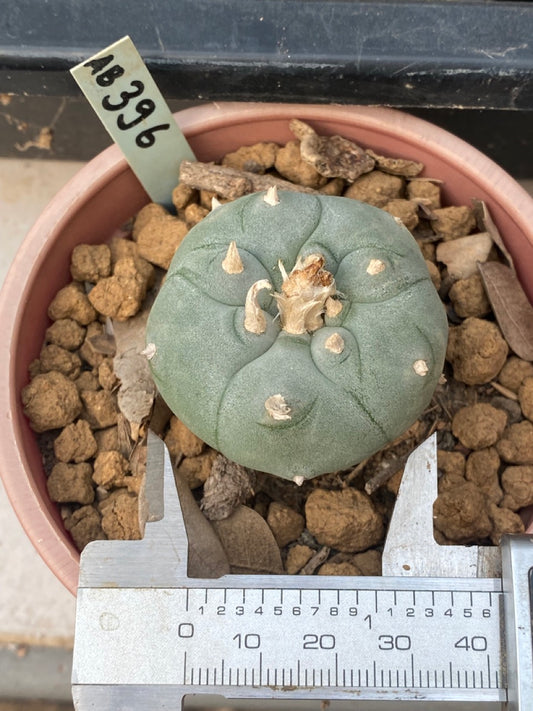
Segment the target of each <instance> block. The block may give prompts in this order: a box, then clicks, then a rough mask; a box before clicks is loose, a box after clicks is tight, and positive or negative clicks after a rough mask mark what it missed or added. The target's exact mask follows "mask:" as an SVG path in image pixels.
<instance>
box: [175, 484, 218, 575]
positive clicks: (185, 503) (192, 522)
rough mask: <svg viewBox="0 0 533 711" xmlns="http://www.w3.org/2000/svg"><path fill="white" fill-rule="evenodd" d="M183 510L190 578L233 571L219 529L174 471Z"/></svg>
mask: <svg viewBox="0 0 533 711" xmlns="http://www.w3.org/2000/svg"><path fill="white" fill-rule="evenodd" d="M174 478H175V480H176V487H177V489H178V494H179V497H180V505H181V512H182V515H183V521H184V523H185V530H186V531H187V538H188V539H189V558H188V565H187V574H188V576H189V577H190V578H220V577H221V576H222V575H227V574H228V573H229V572H230V566H229V562H228V556H227V555H226V552H225V550H224V547H223V546H222V543H221V541H220V539H219V537H218V536H217V533H216V531H215V530H214V528H213V526H212V525H211V524H210V523H209V521H208V520H207V519H206V518H205V516H204V515H203V514H202V512H201V511H200V509H199V507H198V504H197V503H196V501H195V499H194V496H193V495H192V493H191V490H190V489H189V487H188V485H187V483H186V482H185V480H184V479H183V477H181V476H180V475H179V474H177V472H176V471H174Z"/></svg>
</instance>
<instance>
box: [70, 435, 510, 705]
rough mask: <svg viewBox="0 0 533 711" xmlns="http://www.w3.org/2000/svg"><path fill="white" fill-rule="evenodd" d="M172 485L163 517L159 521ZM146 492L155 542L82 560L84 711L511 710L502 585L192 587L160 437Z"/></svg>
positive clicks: (423, 463) (249, 583)
mask: <svg viewBox="0 0 533 711" xmlns="http://www.w3.org/2000/svg"><path fill="white" fill-rule="evenodd" d="M433 451H434V442H430V443H429V444H426V445H423V447H422V449H421V450H417V452H416V453H415V454H414V455H413V458H412V460H410V462H409V464H408V466H412V465H413V461H414V466H415V468H416V467H422V468H423V469H424V470H425V471H427V472H429V473H433V474H435V476H436V470H435V468H434V467H432V465H431V461H432V460H431V456H430V455H431V453H432V452H433ZM420 453H422V455H421V454H420ZM161 481H163V482H164V483H163V488H164V509H165V510H164V517H163V518H162V519H161V520H159V521H153V520H151V519H153V518H155V517H156V516H157V515H159V513H160V512H157V511H156V510H155V507H154V500H155V499H156V498H157V490H158V486H159V494H160V493H161V487H160V483H159V484H158V482H161ZM145 494H146V496H145V504H144V505H143V509H144V510H145V511H146V515H147V518H148V521H147V523H146V527H145V537H144V539H143V540H141V541H129V542H117V541H115V542H95V543H92V544H90V545H89V546H88V547H87V548H86V549H85V551H84V554H83V556H82V563H81V574H80V589H79V592H78V609H77V622H76V638H75V647H74V663H73V676H72V681H73V697H74V700H75V703H76V707H77V708H78V709H79V711H85V710H86V709H89V708H98V709H100V710H105V709H109V711H111V710H113V711H118V710H119V709H130V710H134V709H144V708H148V707H150V708H151V709H163V708H171V707H172V708H175V707H176V704H177V703H178V701H179V700H180V699H183V697H184V696H185V695H187V694H201V693H208V694H213V693H218V694H222V695H224V696H226V697H229V698H237V697H245V698H265V699H268V698H283V699H286V700H289V699H290V700H291V701H292V700H296V699H309V700H312V699H328V700H331V699H334V700H337V699H338V700H341V699H344V700H347V699H348V700H352V701H353V700H356V699H357V700H366V701H375V702H376V703H377V701H378V700H379V701H383V702H384V703H385V704H387V703H390V702H392V701H394V702H404V701H414V700H419V701H420V700H425V701H427V702H429V701H432V702H433V701H437V700H445V701H446V702H449V703H455V702H459V701H462V702H476V703H481V704H490V703H500V702H502V701H504V700H505V699H506V682H505V666H504V655H503V649H502V640H501V619H500V618H501V608H502V602H503V601H502V597H503V595H502V586H501V580H500V579H499V578H475V577H464V578H453V577H452V578H444V577H411V576H400V577H399V576H394V577H379V578H371V577H365V578H349V577H320V578H317V577H313V576H249V575H247V576H236V575H228V576H224V577H221V578H218V579H216V580H212V579H205V580H199V579H192V578H188V577H187V536H186V532H185V526H184V523H183V518H182V514H181V508H180V505H179V499H178V495H177V492H176V488H175V485H174V476H173V472H172V467H171V465H170V460H169V457H168V454H167V453H166V449H165V448H164V446H163V444H162V443H161V442H160V441H159V440H157V439H156V438H152V439H151V440H150V443H149V464H148V476H147V483H146V492H145ZM427 500H428V499H426V502H427ZM430 500H431V499H430ZM426 505H427V504H426ZM424 530H425V529H424ZM418 533H419V535H421V533H420V531H418Z"/></svg>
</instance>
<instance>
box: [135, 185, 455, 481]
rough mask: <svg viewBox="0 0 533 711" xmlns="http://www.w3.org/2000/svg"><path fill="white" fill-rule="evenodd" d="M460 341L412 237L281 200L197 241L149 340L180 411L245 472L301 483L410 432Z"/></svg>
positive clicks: (245, 204)
mask: <svg viewBox="0 0 533 711" xmlns="http://www.w3.org/2000/svg"><path fill="white" fill-rule="evenodd" d="M446 342H447V321H446V316H445V313H444V309H443V306H442V304H441V301H440V299H439V297H438V295H437V293H436V291H435V288H434V286H433V284H432V282H431V279H430V277H429V273H428V270H427V268H426V264H425V262H424V258H423V257H422V254H421V253H420V250H419V248H418V246H417V244H416V242H415V240H414V239H413V237H412V236H411V234H410V233H409V232H408V230H407V229H406V228H405V227H403V225H401V224H399V223H398V222H397V221H396V220H395V219H394V218H393V217H392V216H391V215H389V214H387V213H386V212H384V211H382V210H379V209H377V208H375V207H371V206H369V205H366V204H364V203H360V202H357V201H355V200H351V199H348V198H343V197H331V196H325V195H311V194H302V193H292V192H282V193H280V194H279V196H278V195H277V194H276V193H275V191H272V190H270V191H268V192H267V193H266V194H265V193H256V194H253V195H248V196H246V197H242V198H239V199H238V200H235V201H234V202H232V203H229V204H227V205H223V206H219V207H217V208H216V209H214V210H213V211H212V213H211V214H210V215H208V216H207V217H206V218H205V219H204V220H203V221H202V222H201V223H199V224H198V225H197V226H196V227H194V228H193V229H192V230H191V231H190V233H189V234H188V235H187V237H186V238H185V240H184V241H183V242H182V244H181V245H180V247H179V249H178V251H177V252H176V255H175V256H174V259H173V261H172V264H171V265H170V269H169V271H168V275H167V278H166V281H165V283H164V285H163V286H162V288H161V291H160V293H159V294H158V296H157V299H156V301H155V303H154V306H153V308H152V311H151V313H150V317H149V321H148V327H147V343H148V344H151V345H150V347H149V351H150V352H151V353H152V354H153V356H152V357H151V360H150V363H151V367H152V372H153V375H154V379H155V382H156V384H157V386H158V388H159V390H160V392H161V394H162V396H163V398H164V399H165V400H166V402H167V404H168V405H169V406H170V408H171V409H172V410H173V411H174V413H175V414H176V415H177V416H178V417H179V418H180V419H181V420H182V421H183V422H184V423H185V424H186V425H187V426H188V427H189V428H190V429H191V430H192V431H193V432H194V433H195V434H197V435H198V436H199V437H201V438H202V439H203V440H204V441H205V442H207V443H208V444H210V445H211V446H212V447H214V448H216V449H217V450H219V451H220V452H222V453H223V454H225V455H226V456H227V457H228V458H229V459H232V460H233V461H235V462H238V463H239V464H242V465H244V466H247V467H251V468H254V469H258V470H261V471H265V472H270V473H272V474H277V475H278V476H282V477H285V478H290V479H294V480H295V481H296V482H298V483H301V482H302V481H303V479H304V478H310V477H314V476H317V475H318V474H323V473H325V472H329V471H335V470H339V469H344V468H347V467H349V466H351V465H353V464H355V463H357V462H359V461H360V460H362V459H364V458H365V457H368V456H370V455H371V454H372V453H374V452H376V451H377V450H378V449H380V448H381V447H383V446H384V445H385V444H387V443H388V442H389V441H391V440H392V439H394V438H395V437H396V436H398V435H399V434H401V433H402V432H403V431H404V430H405V429H406V428H407V427H409V425H411V424H412V423H413V422H414V421H415V420H416V418H417V417H418V416H419V415H420V414H421V412H422V411H423V410H424V408H425V407H426V406H427V405H428V403H429V401H430V399H431V396H432V394H433V391H434V389H435V386H436V384H437V381H438V379H439V376H440V374H441V369H442V366H443V362H444V354H445V350H446Z"/></svg>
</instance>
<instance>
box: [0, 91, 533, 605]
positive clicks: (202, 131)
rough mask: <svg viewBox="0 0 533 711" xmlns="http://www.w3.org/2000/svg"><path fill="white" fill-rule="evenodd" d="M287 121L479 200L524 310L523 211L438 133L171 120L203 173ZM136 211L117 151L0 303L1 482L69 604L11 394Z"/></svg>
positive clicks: (283, 130) (51, 513) (530, 208)
mask: <svg viewBox="0 0 533 711" xmlns="http://www.w3.org/2000/svg"><path fill="white" fill-rule="evenodd" d="M294 117H298V118H301V119H302V120H304V121H310V122H311V123H312V125H313V126H314V127H315V128H316V129H317V130H318V131H319V132H320V133H324V134H340V135H342V136H345V137H347V138H352V139H354V140H356V141H357V142H358V143H360V144H361V145H363V146H369V147H372V148H373V149H374V150H376V151H377V152H383V153H384V154H388V155H392V156H403V157H409V158H412V159H414V160H419V161H421V162H423V163H424V164H425V166H426V168H425V172H424V174H425V175H427V176H431V177H435V178H439V179H441V180H443V181H444V183H445V185H444V189H443V193H444V199H445V200H446V201H447V202H448V203H449V204H468V203H469V200H470V199H471V198H474V197H475V198H480V199H482V200H485V201H486V202H487V204H488V206H489V208H490V211H491V214H492V216H493V218H494V221H495V222H496V224H497V225H498V227H499V229H500V231H501V232H502V234H503V237H504V239H505V242H506V244H507V247H508V248H509V250H510V252H511V253H512V254H513V257H514V259H515V262H516V266H517V271H518V274H519V276H520V278H521V280H522V283H523V285H524V288H525V289H526V291H527V293H528V295H529V298H530V299H531V300H532V301H533V279H532V278H531V274H533V199H531V197H529V195H528V194H527V193H526V192H525V191H524V190H523V189H522V188H521V187H520V186H519V185H518V184H517V183H516V182H515V181H514V180H513V179H512V178H511V177H510V176H509V175H507V173H505V172H504V171H503V170H502V169H501V168H499V167H498V166H497V165H495V164H494V163H493V162H492V161H491V160H489V159H488V158H487V157H486V156H484V155H482V154H481V153H479V152H478V151H477V150H476V149H474V148H472V147H471V146H469V145H467V144H465V143H464V142H463V141H462V140H460V139H458V138H456V137H454V136H452V135H451V134H449V133H447V132H446V131H444V130H442V129H440V128H437V127H436V126H433V125H431V124H429V123H427V122H425V121H422V120H420V119H418V118H414V117H412V116H409V115H406V114H404V113H401V112H398V111H394V110H390V109H381V108H369V107H348V106H346V107H341V106H313V105H298V106H295V105H287V104H280V105H277V104H238V103H227V104H211V105H206V106H201V107H195V108H192V109H187V110H185V111H182V112H180V113H178V114H176V119H177V121H178V123H179V125H180V126H181V128H182V130H183V131H184V133H185V135H186V136H187V137H188V139H189V141H190V143H191V145H192V148H193V150H194V151H195V153H196V155H197V157H198V159H199V160H204V161H205V160H214V159H217V158H219V157H221V156H222V155H223V154H224V153H226V152H228V151H230V150H234V149H236V148H238V147H239V146H241V145H244V144H249V143H255V142H257V141H262V140H271V141H277V142H280V143H283V142H286V141H287V140H290V139H292V138H293V136H292V134H291V133H290V132H289V129H288V120H289V119H291V118H294ZM147 202H148V197H147V195H146V194H145V192H144V191H143V189H142V188H141V186H140V185H139V183H138V181H137V180H136V178H135V177H134V175H133V173H132V172H131V170H130V169H129V167H128V165H127V163H126V161H125V160H124V158H122V155H121V153H120V151H119V150H118V148H116V147H115V146H112V147H111V148H108V149H107V150H105V151H103V152H102V153H101V154H100V155H99V156H97V157H96V158H95V159H94V160H92V161H91V162H90V163H88V164H87V165H86V166H85V167H84V168H83V169H82V170H81V171H80V172H79V173H78V174H77V175H76V176H75V177H74V178H73V179H72V180H71V181H70V182H69V183H68V184H67V185H66V186H65V187H64V188H63V189H62V190H61V191H60V192H59V193H58V194H57V196H56V197H55V198H54V199H53V200H52V202H51V203H50V204H49V205H48V207H47V208H46V209H45V211H44V212H43V214H42V215H41V217H40V218H39V220H38V221H37V223H36V224H35V226H34V227H33V229H32V230H31V231H30V233H29V234H28V236H27V237H26V239H25V241H24V243H23V244H22V246H21V248H20V250H19V252H18V254H17V256H16V258H15V260H14V262H13V265H12V267H11V270H10V272H9V274H8V276H7V278H6V281H5V284H4V287H3V290H2V293H1V296H0V323H1V324H2V332H3V338H2V340H1V343H0V378H1V381H0V414H1V416H2V420H3V425H2V427H1V429H0V473H1V475H2V477H3V480H4V483H5V486H6V490H7V493H8V495H9V497H10V499H11V503H12V505H13V507H14V509H15V511H16V513H17V515H18V517H19V519H20V521H21V523H22V525H23V527H24V528H25V530H26V533H27V535H28V536H29V537H30V539H31V540H32V542H33V544H34V546H35V547H36V549H37V550H38V552H39V553H40V555H41V556H42V557H43V559H44V560H45V562H46V563H47V565H48V566H49V567H50V568H51V570H52V571H53V572H54V573H55V574H56V575H57V577H58V578H59V579H60V580H61V581H62V582H63V583H64V585H65V586H66V587H67V588H69V590H71V592H72V593H74V594H75V591H76V587H77V580H78V569H79V553H78V551H77V550H76V549H75V547H74V545H73V543H72V541H71V540H70V538H69V536H68V534H67V533H66V532H65V529H64V528H63V525H62V522H61V518H60V516H59V512H58V507H57V506H56V504H54V503H52V502H51V501H50V499H49V498H48V494H47V491H46V483H45V482H46V479H45V474H44V471H43V466H42V463H41V454H40V451H39V448H38V446H37V442H36V438H35V435H34V433H33V432H32V430H31V429H30V427H29V424H28V421H27V419H26V418H25V416H24V414H23V412H22V406H21V402H20V391H21V388H22V387H23V386H24V385H25V384H26V383H27V382H28V365H29V364H30V362H31V361H32V360H33V359H34V358H37V357H38V355H39V351H40V349H41V345H42V342H43V338H44V332H45V329H46V328H47V326H48V325H49V323H50V322H49V320H48V317H47V306H48V304H49V303H50V301H51V299H52V297H53V296H54V295H55V293H56V292H57V291H58V289H59V288H61V287H62V286H64V285H65V284H66V283H67V282H68V281H69V279H70V274H69V261H70V255H71V252H72V249H73V248H74V247H75V245H77V244H79V243H95V242H101V241H105V240H107V239H108V238H109V237H110V236H111V235H112V233H113V232H114V231H115V230H116V229H117V228H119V227H120V225H121V224H123V223H124V222H125V221H126V220H127V219H128V218H129V217H131V216H132V215H133V214H134V213H135V212H137V211H138V210H139V209H140V208H141V207H142V206H143V205H144V204H145V203H147ZM531 523H532V524H533V521H531ZM531 530H533V525H532V527H531Z"/></svg>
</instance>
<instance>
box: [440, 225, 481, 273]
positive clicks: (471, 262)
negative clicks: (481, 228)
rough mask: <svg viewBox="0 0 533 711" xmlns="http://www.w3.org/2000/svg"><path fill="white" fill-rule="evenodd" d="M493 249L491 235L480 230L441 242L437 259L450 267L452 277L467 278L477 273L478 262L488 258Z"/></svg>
mask: <svg viewBox="0 0 533 711" xmlns="http://www.w3.org/2000/svg"><path fill="white" fill-rule="evenodd" d="M491 249H492V240H491V238H490V235H489V234H488V232H480V233H478V234H476V235H468V237H458V238H457V239H452V240H450V241H449V242H441V243H440V244H439V245H438V247H437V260H438V261H439V262H443V264H445V265H446V266H447V267H448V274H449V275H450V277H451V278H452V279H467V278H468V277H470V276H472V274H475V273H476V271H477V264H478V262H485V261H486V260H487V257H488V256H489V252H490V250H491Z"/></svg>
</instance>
